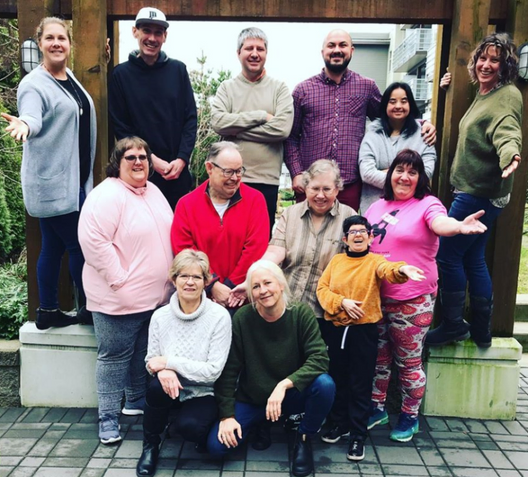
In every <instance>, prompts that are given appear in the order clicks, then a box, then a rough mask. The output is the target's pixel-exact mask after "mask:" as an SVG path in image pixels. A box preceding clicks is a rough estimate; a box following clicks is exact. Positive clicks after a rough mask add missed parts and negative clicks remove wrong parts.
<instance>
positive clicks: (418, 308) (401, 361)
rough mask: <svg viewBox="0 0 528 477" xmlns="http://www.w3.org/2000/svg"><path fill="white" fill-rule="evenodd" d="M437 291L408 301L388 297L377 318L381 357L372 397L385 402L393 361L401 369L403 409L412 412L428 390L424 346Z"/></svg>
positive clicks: (408, 412)
mask: <svg viewBox="0 0 528 477" xmlns="http://www.w3.org/2000/svg"><path fill="white" fill-rule="evenodd" d="M435 300H436V293H435V294H427V295H420V296H418V297H416V298H413V299H411V300H408V301H397V300H392V299H390V298H386V299H385V300H384V301H383V305H382V310H383V319H382V320H381V321H380V322H378V333H379V341H378V359H377V362H376V375H375V376H374V384H373V389H372V401H374V402H375V403H378V404H380V405H384V404H385V401H386V400H387V390H388V387H389V381H390V377H391V367H392V362H393V360H394V362H395V363H396V366H398V371H399V380H400V389H401V393H402V408H401V411H402V412H405V413H407V414H411V415H412V416H417V415H418V409H419V408H420V404H421V402H422V398H423V395H424V392H425V381H426V377H425V372H424V369H423V366H422V349H423V343H424V339H425V335H426V334H427V331H428V330H429V326H430V325H431V321H432V319H433V309H434V304H435Z"/></svg>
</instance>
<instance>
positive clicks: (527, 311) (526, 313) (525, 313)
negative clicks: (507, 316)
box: [515, 295, 528, 322]
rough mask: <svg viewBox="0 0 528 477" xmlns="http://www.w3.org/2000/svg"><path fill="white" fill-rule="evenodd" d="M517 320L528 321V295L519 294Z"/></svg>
mask: <svg viewBox="0 0 528 477" xmlns="http://www.w3.org/2000/svg"><path fill="white" fill-rule="evenodd" d="M515 321H527V322H528V295H517V300H516V306H515Z"/></svg>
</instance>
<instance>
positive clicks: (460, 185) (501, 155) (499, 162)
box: [451, 84, 523, 199]
mask: <svg viewBox="0 0 528 477" xmlns="http://www.w3.org/2000/svg"><path fill="white" fill-rule="evenodd" d="M522 109H523V105H522V96H521V93H520V91H519V90H518V89H517V88H516V87H515V86H513V85H511V84H510V85H506V86H503V87H501V88H498V89H496V90H494V91H492V92H491V93H488V94H486V95H484V96H482V95H480V94H478V93H477V96H476V98H475V100H474V101H473V104H472V105H471V106H470V107H469V109H468V110H467V112H466V114H465V115H464V117H463V118H462V120H461V121H460V131H459V135H458V143H457V150H456V154H455V159H454V161H453V168H452V169H451V184H452V185H453V186H454V187H455V188H456V189H458V190H460V191H462V192H467V193H468V194H472V195H475V196H477V197H487V198H489V199H497V198H499V197H504V196H505V195H507V194H509V193H510V192H511V189H512V185H513V175H512V176H510V177H509V178H507V179H502V178H501V175H502V169H504V168H505V167H506V166H507V165H508V164H510V162H511V161H512V159H513V156H515V154H519V155H520V153H521V149H522V131H521V123H522Z"/></svg>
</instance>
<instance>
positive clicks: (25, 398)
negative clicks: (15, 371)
mask: <svg viewBox="0 0 528 477" xmlns="http://www.w3.org/2000/svg"><path fill="white" fill-rule="evenodd" d="M20 343H21V347H20V399H21V402H22V405H23V406H26V407H83V408H85V407H97V394H96V387H95V363H96V359H97V344H96V341H95V335H94V330H93V326H83V325H73V326H68V327H66V328H50V329H49V330H45V331H40V330H38V329H37V327H36V326H35V323H34V322H27V323H25V324H24V325H23V326H22V328H20Z"/></svg>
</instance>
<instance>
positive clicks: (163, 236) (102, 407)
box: [79, 137, 173, 444]
mask: <svg viewBox="0 0 528 477" xmlns="http://www.w3.org/2000/svg"><path fill="white" fill-rule="evenodd" d="M151 170H152V161H151V152H150V149H149V147H148V145H147V143H146V142H145V141H143V140H142V139H139V138H137V137H131V138H125V139H122V140H121V141H119V142H118V143H117V144H116V145H115V148H114V151H113V152H112V155H111V157H110V161H109V164H108V167H107V169H106V175H107V179H106V180H104V181H103V182H102V183H101V184H100V185H98V186H97V187H96V188H95V189H94V190H93V191H92V192H91V193H90V194H89V195H88V197H87V198H86V202H85V204H84V207H83V210H82V213H81V217H80V221H79V242H80V244H81V247H82V250H83V253H84V256H85V259H86V263H85V265H84V269H83V281H84V283H85V291H86V297H87V308H88V310H90V311H91V312H93V317H94V327H95V335H96V338H97V346H98V354H97V366H96V382H97V395H98V401H99V438H100V440H101V442H102V443H103V444H110V443H113V442H117V441H119V440H121V436H120V435H119V424H118V416H119V412H120V411H121V399H122V397H123V392H124V393H125V397H126V403H125V407H124V409H123V410H122V412H123V414H126V415H137V414H143V405H144V401H145V392H146V379H147V374H146V373H147V372H146V369H145V355H146V352H147V338H148V327H149V323H150V317H151V315H152V313H153V312H154V310H155V309H156V308H158V307H159V306H161V305H164V304H165V303H167V300H168V296H169V292H170V284H169V281H168V277H167V270H168V269H169V268H170V265H171V262H172V256H173V255H172V250H171V244H170V228H171V223H172V215H173V214H172V210H171V208H170V206H169V204H168V202H167V200H166V199H165V198H164V197H163V195H162V193H161V192H160V190H159V189H158V188H157V187H156V186H155V185H154V184H152V183H150V182H147V179H148V178H149V173H150V171H151Z"/></svg>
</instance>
